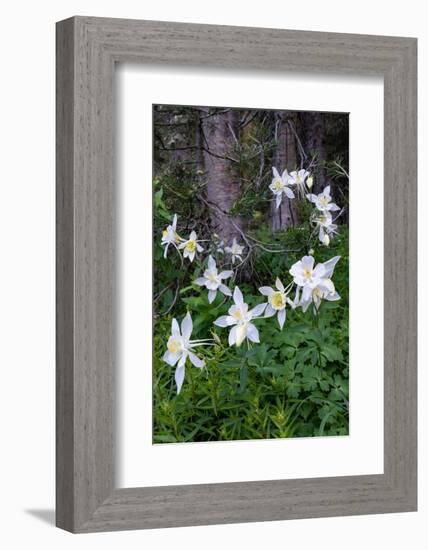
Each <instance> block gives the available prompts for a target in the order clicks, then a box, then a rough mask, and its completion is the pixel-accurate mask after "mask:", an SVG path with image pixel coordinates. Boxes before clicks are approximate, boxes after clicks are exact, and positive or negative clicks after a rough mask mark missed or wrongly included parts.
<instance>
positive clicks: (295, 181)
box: [288, 170, 313, 198]
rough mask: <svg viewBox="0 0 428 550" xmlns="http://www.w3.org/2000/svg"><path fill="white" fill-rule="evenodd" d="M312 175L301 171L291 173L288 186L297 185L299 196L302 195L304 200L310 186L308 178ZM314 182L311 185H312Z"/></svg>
mask: <svg viewBox="0 0 428 550" xmlns="http://www.w3.org/2000/svg"><path fill="white" fill-rule="evenodd" d="M309 175H310V172H308V171H306V170H299V171H294V172H290V175H289V177H288V185H295V186H296V190H297V194H298V195H300V196H301V197H302V198H304V197H305V195H306V193H307V192H308V184H307V182H306V178H307V177H308V176H309ZM312 181H313V180H310V182H311V185H312Z"/></svg>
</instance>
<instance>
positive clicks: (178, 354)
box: [163, 313, 210, 394]
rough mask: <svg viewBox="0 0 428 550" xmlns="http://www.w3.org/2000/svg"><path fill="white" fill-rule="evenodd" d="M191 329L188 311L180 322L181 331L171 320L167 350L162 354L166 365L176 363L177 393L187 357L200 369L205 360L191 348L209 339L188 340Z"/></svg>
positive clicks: (174, 320) (181, 382)
mask: <svg viewBox="0 0 428 550" xmlns="http://www.w3.org/2000/svg"><path fill="white" fill-rule="evenodd" d="M192 330H193V323H192V317H191V316H190V313H187V315H186V316H185V317H184V319H183V321H182V322H181V332H180V327H179V325H178V322H177V320H176V319H173V320H172V324H171V336H170V337H169V338H168V343H167V351H166V352H165V354H164V356H163V360H164V361H165V362H166V363H168V365H171V367H173V366H174V365H175V364H176V363H178V364H177V368H176V369H175V382H176V384H177V394H178V393H180V390H181V386H182V385H183V380H184V374H185V366H186V360H187V358H189V359H190V362H191V363H192V365H194V366H195V367H198V369H202V368H203V367H204V366H205V362H204V361H203V360H202V359H199V357H197V356H196V355H195V354H194V352H193V348H195V347H196V346H201V345H204V344H206V345H208V342H210V340H190V336H191V335H192Z"/></svg>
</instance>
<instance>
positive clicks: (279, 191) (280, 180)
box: [269, 167, 294, 208]
mask: <svg viewBox="0 0 428 550" xmlns="http://www.w3.org/2000/svg"><path fill="white" fill-rule="evenodd" d="M272 172H273V179H272V183H271V184H270V185H269V189H270V190H271V191H272V193H273V194H274V196H275V198H276V207H277V208H279V206H280V204H281V202H282V195H283V194H285V195H287V197H288V198H289V199H294V193H293V191H292V190H291V189H290V188H289V185H290V183H289V179H290V176H289V175H288V172H287V170H284V172H283V173H282V176H280V175H279V172H278V170H277V169H276V168H275V167H273V168H272Z"/></svg>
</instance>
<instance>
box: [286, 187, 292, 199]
mask: <svg viewBox="0 0 428 550" xmlns="http://www.w3.org/2000/svg"><path fill="white" fill-rule="evenodd" d="M284 193H285V194H286V195H287V197H288V198H289V199H294V193H293V191H292V190H291V189H290V188H288V187H284Z"/></svg>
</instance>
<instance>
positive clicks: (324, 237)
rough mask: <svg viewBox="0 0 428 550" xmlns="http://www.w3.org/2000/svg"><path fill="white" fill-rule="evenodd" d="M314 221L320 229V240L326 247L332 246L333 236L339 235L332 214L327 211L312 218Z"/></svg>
mask: <svg viewBox="0 0 428 550" xmlns="http://www.w3.org/2000/svg"><path fill="white" fill-rule="evenodd" d="M312 221H313V222H314V223H315V225H316V226H317V227H318V228H319V235H318V237H319V240H320V242H321V243H322V244H324V245H325V246H328V245H329V244H330V239H331V237H330V236H331V235H334V234H336V233H337V225H336V224H335V223H333V217H332V215H331V213H330V212H329V211H328V210H326V211H324V212H320V213H319V214H317V215H316V216H314V217H313V218H312Z"/></svg>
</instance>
